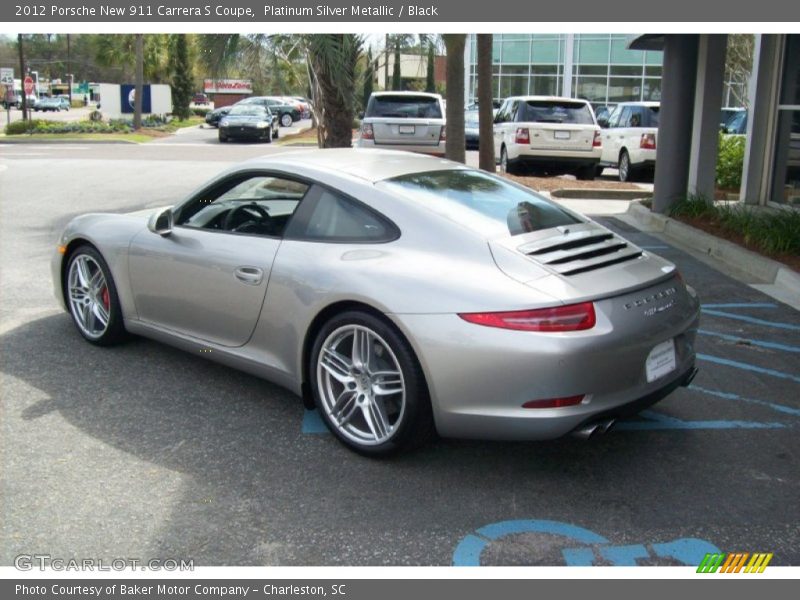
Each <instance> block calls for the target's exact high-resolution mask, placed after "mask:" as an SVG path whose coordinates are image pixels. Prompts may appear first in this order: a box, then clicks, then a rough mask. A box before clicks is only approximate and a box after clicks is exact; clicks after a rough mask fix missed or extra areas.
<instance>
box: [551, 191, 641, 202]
mask: <svg viewBox="0 0 800 600" xmlns="http://www.w3.org/2000/svg"><path fill="white" fill-rule="evenodd" d="M550 195H551V196H553V197H554V198H572V199H581V200H641V199H643V198H651V197H652V196H653V192H651V191H648V190H642V189H640V190H614V189H608V188H563V189H560V190H553V191H552V192H550Z"/></svg>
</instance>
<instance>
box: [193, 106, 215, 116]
mask: <svg viewBox="0 0 800 600" xmlns="http://www.w3.org/2000/svg"><path fill="white" fill-rule="evenodd" d="M210 112H211V109H210V108H197V107H195V108H193V109H192V113H193V114H195V115H197V116H198V117H205V116H206V115H207V114H208V113H210Z"/></svg>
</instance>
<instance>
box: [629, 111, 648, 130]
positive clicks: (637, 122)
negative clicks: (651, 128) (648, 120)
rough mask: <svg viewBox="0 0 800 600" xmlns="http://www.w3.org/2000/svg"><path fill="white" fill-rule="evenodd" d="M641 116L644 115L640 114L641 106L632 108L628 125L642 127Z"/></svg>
mask: <svg viewBox="0 0 800 600" xmlns="http://www.w3.org/2000/svg"><path fill="white" fill-rule="evenodd" d="M643 116H644V115H643V114H642V109H641V107H637V108H635V109H634V110H633V112H632V113H631V120H630V124H629V126H630V127H642V117H643Z"/></svg>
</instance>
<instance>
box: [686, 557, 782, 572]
mask: <svg viewBox="0 0 800 600" xmlns="http://www.w3.org/2000/svg"><path fill="white" fill-rule="evenodd" d="M748 558H749V559H750V562H747V559H748ZM771 560H772V552H769V553H767V552H755V553H753V554H750V553H748V552H729V553H728V554H706V555H705V556H704V557H703V561H702V562H701V563H700V565H699V566H698V567H697V572H698V573H716V572H717V571H718V570H719V572H720V573H738V572H740V571H741V572H742V573H763V572H764V569H766V568H767V565H768V564H769V561H771ZM723 561H724V562H723ZM746 562H747V566H745V563H746Z"/></svg>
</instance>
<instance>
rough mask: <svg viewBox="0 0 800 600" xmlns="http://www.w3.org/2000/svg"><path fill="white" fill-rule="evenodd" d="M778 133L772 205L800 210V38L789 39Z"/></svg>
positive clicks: (780, 100)
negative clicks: (786, 205) (795, 207)
mask: <svg viewBox="0 0 800 600" xmlns="http://www.w3.org/2000/svg"><path fill="white" fill-rule="evenodd" d="M783 56H784V63H783V77H782V81H781V88H780V96H779V100H778V122H777V128H776V132H775V155H774V156H775V163H774V171H773V176H772V194H771V195H772V198H771V199H772V201H773V202H777V203H779V204H790V205H793V206H800V35H787V36H786V46H785V48H784V53H783Z"/></svg>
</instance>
